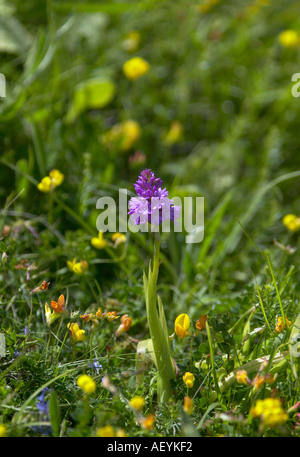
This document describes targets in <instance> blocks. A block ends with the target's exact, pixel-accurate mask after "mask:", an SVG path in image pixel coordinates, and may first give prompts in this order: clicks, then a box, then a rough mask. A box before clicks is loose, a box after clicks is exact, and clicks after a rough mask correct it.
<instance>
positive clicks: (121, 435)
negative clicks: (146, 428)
mask: <svg viewBox="0 0 300 457" xmlns="http://www.w3.org/2000/svg"><path fill="white" fill-rule="evenodd" d="M116 438H126V433H125V432H124V430H123V429H122V428H118V430H117V431H116Z"/></svg>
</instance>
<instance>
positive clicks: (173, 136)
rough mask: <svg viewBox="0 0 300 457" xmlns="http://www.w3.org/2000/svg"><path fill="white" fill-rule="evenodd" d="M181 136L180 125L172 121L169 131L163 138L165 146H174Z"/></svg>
mask: <svg viewBox="0 0 300 457" xmlns="http://www.w3.org/2000/svg"><path fill="white" fill-rule="evenodd" d="M181 136H182V125H181V123H180V122H178V121H174V122H172V124H171V127H170V130H169V131H168V133H167V135H166V136H165V139H164V142H165V143H166V144H170V145H171V144H175V143H177V142H178V141H179V140H180V138H181Z"/></svg>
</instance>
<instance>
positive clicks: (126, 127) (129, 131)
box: [103, 119, 141, 151]
mask: <svg viewBox="0 0 300 457" xmlns="http://www.w3.org/2000/svg"><path fill="white" fill-rule="evenodd" d="M140 137H141V128H140V126H139V124H138V122H136V121H134V120H132V119H128V120H127V121H124V122H120V123H119V124H115V125H114V126H113V127H112V128H111V129H110V130H109V131H108V132H107V133H106V134H105V135H104V136H103V141H104V144H106V145H107V146H108V147H110V146H112V145H113V146H115V147H117V148H118V149H120V151H128V150H129V149H131V148H132V146H133V145H134V143H136V142H137V141H138V140H139V139H140Z"/></svg>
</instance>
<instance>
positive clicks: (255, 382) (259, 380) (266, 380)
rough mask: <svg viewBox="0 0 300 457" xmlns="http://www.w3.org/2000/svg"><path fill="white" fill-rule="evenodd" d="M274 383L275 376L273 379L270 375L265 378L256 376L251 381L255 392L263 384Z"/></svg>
mask: <svg viewBox="0 0 300 457" xmlns="http://www.w3.org/2000/svg"><path fill="white" fill-rule="evenodd" d="M275 381H276V376H275V377H273V376H272V375H271V374H270V373H268V374H267V375H265V376H262V375H259V374H257V375H256V376H255V378H254V379H253V381H252V385H253V387H254V388H255V390H258V389H260V388H261V387H262V386H263V385H264V384H266V383H267V384H273V383H274V382H275Z"/></svg>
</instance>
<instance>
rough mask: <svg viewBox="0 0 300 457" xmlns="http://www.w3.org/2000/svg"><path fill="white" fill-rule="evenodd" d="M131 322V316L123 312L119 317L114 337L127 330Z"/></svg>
mask: <svg viewBox="0 0 300 457" xmlns="http://www.w3.org/2000/svg"><path fill="white" fill-rule="evenodd" d="M131 323H132V317H129V316H128V314H124V316H122V317H121V324H120V325H119V327H118V329H117V331H116V335H115V337H117V336H118V335H120V334H121V333H124V332H128V330H129V329H130V327H131Z"/></svg>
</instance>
